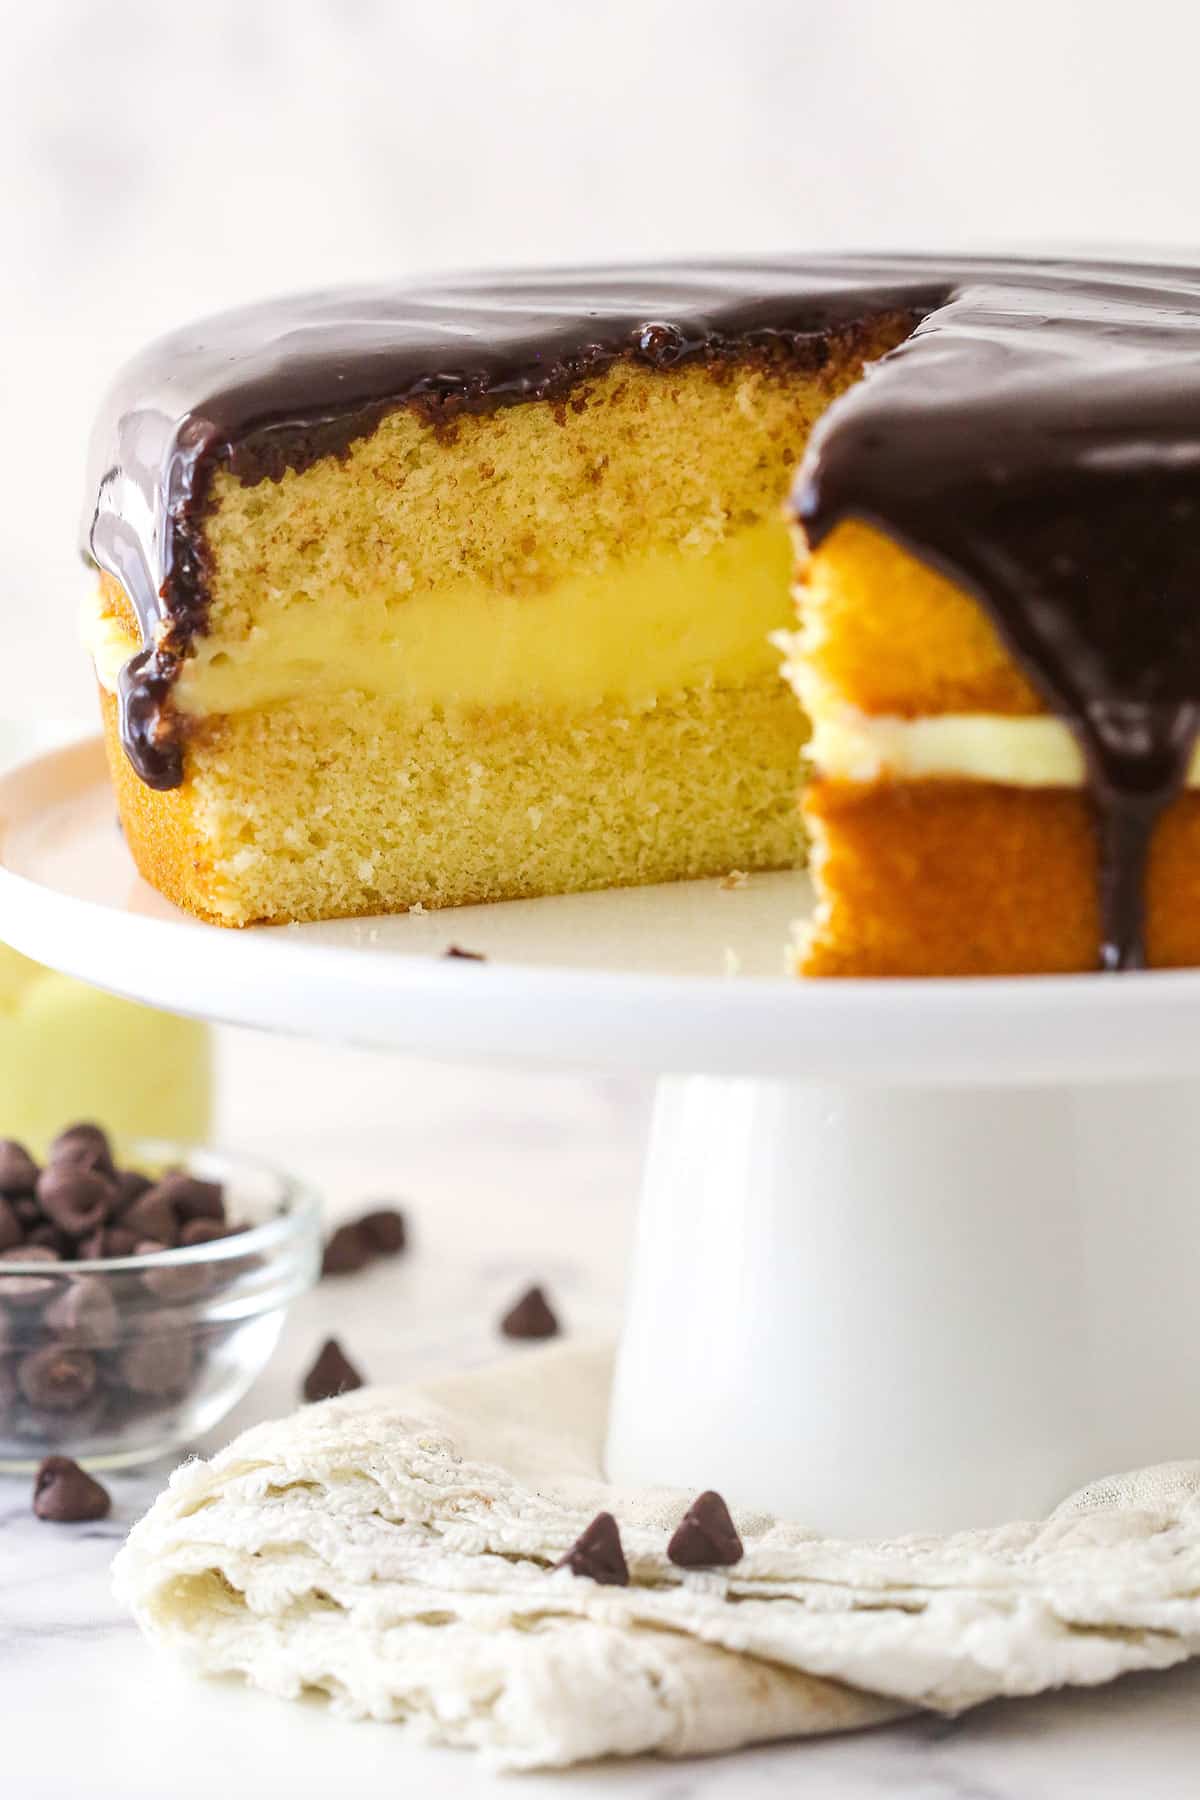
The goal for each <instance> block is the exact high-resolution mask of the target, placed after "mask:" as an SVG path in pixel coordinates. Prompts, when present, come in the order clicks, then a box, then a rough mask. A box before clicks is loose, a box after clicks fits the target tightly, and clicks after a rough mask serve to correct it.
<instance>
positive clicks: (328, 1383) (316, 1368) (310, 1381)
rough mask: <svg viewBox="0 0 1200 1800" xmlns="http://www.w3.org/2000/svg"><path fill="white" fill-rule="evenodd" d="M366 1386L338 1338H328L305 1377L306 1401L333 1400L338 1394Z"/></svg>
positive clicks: (304, 1392)
mask: <svg viewBox="0 0 1200 1800" xmlns="http://www.w3.org/2000/svg"><path fill="white" fill-rule="evenodd" d="M363 1385H364V1383H363V1378H362V1376H361V1375H360V1374H359V1372H358V1370H357V1369H356V1368H355V1366H354V1364H353V1363H352V1362H351V1361H350V1358H349V1357H348V1356H347V1355H346V1352H345V1351H344V1350H343V1349H342V1346H341V1345H340V1344H339V1343H338V1341H337V1339H336V1338H326V1340H325V1342H324V1344H322V1346H321V1349H320V1352H319V1354H318V1356H317V1360H316V1362H314V1364H313V1366H312V1368H311V1369H310V1370H309V1371H308V1374H307V1375H306V1376H305V1377H304V1387H303V1390H302V1391H303V1394H304V1398H305V1399H306V1400H333V1399H336V1397H337V1395H338V1394H349V1393H351V1392H352V1391H353V1390H354V1389H355V1388H360V1387H362V1386H363Z"/></svg>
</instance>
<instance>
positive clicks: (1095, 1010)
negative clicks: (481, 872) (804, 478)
mask: <svg viewBox="0 0 1200 1800" xmlns="http://www.w3.org/2000/svg"><path fill="white" fill-rule="evenodd" d="M809 903H810V901H809V897H808V892H807V887H806V884H805V882H804V880H803V878H802V877H798V876H789V875H778V876H755V877H752V878H751V879H750V880H749V881H748V882H746V883H745V884H744V885H732V886H729V885H723V884H721V883H718V882H716V881H707V882H698V883H685V884H680V885H677V886H674V887H666V888H656V889H635V890H630V891H628V892H615V893H604V894H586V895H577V896H570V897H564V898H561V899H551V900H537V901H522V902H510V903H508V904H505V905H497V906H490V907H464V908H458V909H455V910H453V911H447V912H442V913H428V914H421V915H413V914H408V915H405V916H402V917H396V918H381V919H378V920H361V921H346V922H338V923H332V924H322V925H307V926H289V927H283V928H273V929H265V928H264V929H258V930H250V931H243V932H230V931H220V930H217V929H214V928H212V927H210V926H204V925H200V924H198V923H196V922H195V921H193V920H191V919H188V918H187V917H185V916H184V915H183V914H181V913H179V912H177V911H176V910H175V909H174V908H173V907H171V906H170V905H168V904H167V903H166V902H165V901H163V900H162V899H161V898H160V897H159V896H158V895H157V894H155V893H154V892H153V891H152V890H150V889H149V888H148V887H147V886H146V885H145V884H144V883H143V882H141V881H140V879H139V878H138V876H137V874H136V872H135V871H134V869H133V866H132V863H131V862H130V860H129V857H128V853H127V851H126V849H125V846H124V843H123V841H122V838H121V835H120V832H119V829H118V827H117V823H116V817H115V811H114V806H113V801H112V796H111V793H110V790H109V787H108V782H107V777H106V774H105V770H104V762H103V754H102V751H101V748H100V745H99V743H98V742H96V741H92V740H89V741H87V742H84V743H81V744H75V745H72V746H70V747H68V748H66V749H62V750H58V751H55V752H53V753H51V754H48V755H42V756H39V757H36V758H34V759H32V760H29V761H27V762H25V763H24V764H22V765H21V766H19V767H18V768H16V769H15V770H13V771H12V772H11V773H10V774H8V775H7V776H6V777H5V778H4V779H3V780H2V781H0V938H2V939H3V940H4V941H7V942H8V943H10V944H12V945H13V946H14V947H15V948H17V949H18V950H22V951H24V952H25V953H26V954H27V955H29V956H32V957H35V958H37V959H38V960H39V961H41V962H44V963H47V964H49V965H51V966H53V967H55V968H59V969H62V970H64V971H65V972H67V973H69V974H74V975H77V976H80V977H81V978H82V979H84V980H86V981H91V982H93V983H95V984H97V985H99V986H102V987H106V988H110V989H112V990H114V991H116V992H118V993H122V994H125V995H128V996H130V997H132V998H135V999H139V1000H143V1001H146V1002H148V1003H149V1004H151V1005H157V1006H163V1007H168V1008H170V1009H172V1010H175V1011H179V1012H185V1013H192V1014H195V1015H197V1016H202V1017H206V1018H212V1019H218V1020H224V1021H229V1022H233V1023H237V1024H243V1025H254V1026H259V1027H264V1028H267V1029H272V1030H278V1031H288V1032H297V1033H305V1034H310V1035H313V1036H319V1037H323V1038H328V1039H334V1040H340V1041H345V1042H354V1043H359V1044H366V1045H371V1046H378V1047H381V1048H382V1047H386V1048H391V1049H400V1050H406V1051H410V1052H414V1053H419V1054H422V1055H427V1056H441V1057H451V1058H458V1059H491V1060H501V1059H503V1060H505V1061H512V1060H518V1061H521V1062H524V1063H529V1064H534V1065H540V1066H543V1067H547V1068H552V1069H559V1070H561V1069H568V1068H576V1069H600V1070H620V1071H622V1072H628V1071H630V1070H641V1071H644V1072H647V1073H653V1074H655V1075H656V1076H658V1078H659V1083H658V1096H657V1102H656V1108H655V1115H654V1120H653V1124H652V1128H651V1139H650V1145H649V1150H648V1155H647V1163H646V1174H645V1181H644V1191H643V1198H642V1207H641V1213H640V1225H639V1231H638V1237H637V1245H636V1252H635V1257H634V1267H633V1272H632V1279H631V1287H630V1301H629V1308H628V1315H627V1320H626V1325H625V1330H624V1334H623V1342H622V1350H621V1356H620V1359H619V1365H618V1374H617V1381H616V1387H615V1392H614V1397H613V1410H612V1420H611V1426H610V1439H609V1468H610V1472H611V1473H612V1475H613V1476H614V1478H616V1479H619V1480H622V1481H635V1480H636V1481H661V1482H669V1483H672V1484H675V1485H679V1486H683V1487H691V1488H699V1487H717V1488H720V1489H721V1490H722V1491H724V1492H725V1494H726V1495H727V1497H728V1498H729V1499H730V1500H731V1501H733V1502H735V1503H740V1504H742V1505H744V1506H762V1507H767V1508H770V1509H772V1510H776V1511H780V1512H783V1513H786V1514H787V1515H789V1516H791V1517H793V1518H796V1519H801V1520H807V1521H809V1522H811V1524H812V1525H813V1526H814V1528H816V1529H819V1530H823V1531H830V1532H843V1533H847V1534H865V1535H874V1534H878V1533H892V1532H896V1531H902V1530H906V1529H913V1530H935V1529H948V1528H953V1527H956V1526H961V1525H971V1524H987V1523H992V1522H996V1521H999V1520H1002V1519H1004V1518H1006V1517H1016V1516H1021V1515H1025V1516H1031V1515H1035V1514H1040V1513H1042V1512H1044V1511H1045V1510H1046V1509H1047V1508H1048V1507H1050V1506H1052V1505H1053V1504H1054V1503H1055V1501H1056V1500H1058V1499H1060V1498H1061V1497H1062V1496H1063V1495H1064V1494H1065V1493H1066V1492H1068V1491H1069V1490H1070V1489H1071V1488H1072V1487H1074V1486H1076V1485H1078V1484H1079V1483H1081V1482H1083V1481H1085V1480H1088V1479H1090V1478H1092V1477H1097V1476H1101V1475H1104V1474H1109V1473H1112V1472H1114V1471H1115V1470H1117V1469H1120V1468H1127V1467H1131V1466H1134V1465H1136V1464H1140V1463H1145V1462H1152V1461H1158V1460H1166V1459H1170V1458H1174V1457H1185V1456H1191V1455H1195V1454H1198V1453H1200V1355H1198V1354H1197V1352H1196V1348H1195V1342H1194V1339H1195V1332H1194V1327H1193V1319H1194V1316H1195V1294H1196V1290H1197V1281H1198V1277H1200V1221H1198V1214H1200V1208H1198V1207H1197V1205H1196V1188H1197V1184H1198V1179H1200V972H1198V973H1192V972H1180V973H1164V974H1152V975H1139V976H1126V977H1121V978H1119V979H1118V978H1111V977H1101V976H1080V977H1069V978H1062V979H1059V978H1029V979H1022V980H975V981H971V980H945V981H925V982H917V981H884V982H878V981H843V982H820V983H817V982H813V983H797V982H795V981H793V980H790V979H788V978H786V977H785V976H784V975H783V974H782V973H781V969H782V959H783V946H784V944H785V942H786V939H787V934H788V926H789V923H790V921H791V920H792V919H793V918H795V917H796V916H797V914H801V913H803V911H804V910H805V908H806V907H807V905H808V904H809ZM451 944H456V945H458V946H460V947H462V948H465V949H470V950H475V951H482V952H484V953H485V954H486V956H487V959H488V960H487V961H486V962H482V963H479V962H473V961H466V960H459V959H449V960H448V959H446V957H445V955H444V952H445V950H446V948H447V947H448V946H449V945H451ZM2 1125H3V1122H2V1120H0V1130H2Z"/></svg>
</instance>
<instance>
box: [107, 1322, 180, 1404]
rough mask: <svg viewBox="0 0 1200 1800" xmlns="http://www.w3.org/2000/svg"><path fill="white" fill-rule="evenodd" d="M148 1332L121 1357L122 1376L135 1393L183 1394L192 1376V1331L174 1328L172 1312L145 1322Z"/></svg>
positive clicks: (129, 1345) (126, 1349)
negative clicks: (190, 1332) (171, 1322)
mask: <svg viewBox="0 0 1200 1800" xmlns="http://www.w3.org/2000/svg"><path fill="white" fill-rule="evenodd" d="M143 1332H144V1335H143V1336H142V1337H140V1338H138V1339H137V1340H136V1341H135V1342H134V1343H132V1344H127V1345H126V1346H125V1348H124V1350H122V1352H121V1354H120V1356H119V1358H118V1360H117V1370H118V1373H119V1374H120V1376H121V1379H122V1380H123V1381H124V1382H126V1383H127V1385H128V1386H129V1387H131V1388H132V1389H133V1391H134V1393H135V1394H153V1395H155V1396H161V1395H168V1394H181V1393H182V1392H183V1390H184V1388H186V1386H187V1384H188V1382H189V1381H190V1380H191V1377H192V1370H193V1369H194V1368H195V1364H196V1347H195V1344H194V1342H193V1340H192V1337H191V1335H190V1334H189V1333H188V1332H185V1331H180V1330H178V1328H175V1329H172V1326H171V1324H170V1322H169V1315H168V1317H167V1320H166V1322H164V1317H163V1315H157V1316H155V1317H154V1318H152V1319H149V1320H146V1321H145V1322H144V1323H143Z"/></svg>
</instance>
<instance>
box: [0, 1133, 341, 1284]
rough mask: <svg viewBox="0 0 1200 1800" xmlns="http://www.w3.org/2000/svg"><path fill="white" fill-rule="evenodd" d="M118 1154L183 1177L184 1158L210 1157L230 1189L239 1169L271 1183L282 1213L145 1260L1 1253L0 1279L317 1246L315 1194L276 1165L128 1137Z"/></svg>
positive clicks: (184, 1264) (220, 1149) (218, 1147)
mask: <svg viewBox="0 0 1200 1800" xmlns="http://www.w3.org/2000/svg"><path fill="white" fill-rule="evenodd" d="M118 1148H119V1150H120V1152H121V1154H122V1155H124V1154H129V1155H132V1156H145V1157H147V1158H148V1159H149V1160H151V1161H157V1160H160V1159H161V1158H162V1157H164V1156H171V1157H178V1158H180V1159H181V1161H182V1163H183V1165H184V1170H185V1172H188V1173H190V1172H191V1171H190V1169H188V1166H187V1165H188V1161H189V1159H190V1158H192V1157H200V1156H206V1157H208V1156H210V1157H212V1158H213V1159H214V1161H217V1162H221V1163H224V1164H225V1165H226V1166H227V1167H228V1169H229V1171H230V1180H231V1184H232V1181H233V1180H234V1179H236V1174H237V1170H238V1169H239V1168H240V1169H247V1170H252V1171H253V1172H254V1173H255V1174H257V1175H260V1176H267V1177H269V1178H270V1179H271V1180H272V1181H273V1182H275V1184H276V1185H277V1187H278V1189H279V1190H280V1199H281V1201H282V1202H283V1203H284V1206H285V1210H284V1211H283V1212H280V1213H279V1214H277V1215H276V1217H274V1218H271V1219H265V1220H264V1221H263V1223H262V1224H261V1225H251V1226H250V1227H249V1229H248V1230H246V1231H238V1232H235V1233H234V1234H233V1236H232V1237H226V1238H214V1239H213V1241H212V1242H211V1243H208V1244H186V1245H180V1246H178V1247H177V1248H175V1249H173V1250H172V1249H166V1250H156V1251H154V1252H153V1254H151V1255H148V1256H96V1257H88V1258H86V1259H81V1260H80V1261H78V1262H66V1261H62V1260H60V1261H58V1262H47V1263H43V1262H37V1263H28V1262H10V1261H7V1260H6V1259H5V1257H4V1255H3V1253H0V1275H29V1274H34V1273H36V1274H37V1275H38V1276H39V1277H42V1276H44V1277H45V1278H46V1279H47V1280H48V1281H56V1280H63V1279H67V1280H71V1279H74V1280H76V1281H78V1280H80V1279H81V1278H82V1277H84V1276H86V1275H125V1274H136V1273H138V1272H139V1271H140V1270H145V1269H162V1268H171V1269H179V1268H188V1267H190V1266H192V1265H194V1264H197V1263H220V1262H232V1261H233V1260H234V1259H235V1258H236V1257H240V1256H247V1255H250V1254H251V1253H253V1252H256V1251H267V1252H271V1253H272V1254H277V1253H278V1252H279V1251H280V1250H282V1249H284V1248H286V1247H287V1246H288V1245H289V1244H291V1243H292V1242H294V1241H301V1240H303V1239H304V1238H306V1237H308V1236H312V1237H314V1238H316V1239H317V1240H318V1241H319V1238H320V1230H321V1196H320V1194H319V1192H318V1191H317V1189H316V1188H315V1187H314V1186H313V1185H312V1184H311V1183H310V1182H308V1181H305V1180H303V1179H302V1178H301V1177H300V1176H298V1175H292V1174H290V1173H289V1172H288V1171H287V1170H286V1169H282V1168H280V1167H279V1165H278V1164H277V1163H274V1162H270V1161H268V1160H267V1159H266V1158H264V1157H260V1156H254V1155H248V1154H247V1153H246V1152H245V1151H242V1150H227V1149H226V1148H225V1147H224V1145H223V1144H208V1143H187V1142H185V1141H183V1140H182V1139H177V1138H157V1137H131V1138H129V1139H127V1140H125V1141H124V1142H123V1143H122V1142H120V1140H118ZM201 1179H205V1178H204V1177H201ZM13 1248H14V1249H16V1248H17V1246H16V1245H14V1246H13Z"/></svg>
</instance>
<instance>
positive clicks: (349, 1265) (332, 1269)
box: [321, 1225, 373, 1275]
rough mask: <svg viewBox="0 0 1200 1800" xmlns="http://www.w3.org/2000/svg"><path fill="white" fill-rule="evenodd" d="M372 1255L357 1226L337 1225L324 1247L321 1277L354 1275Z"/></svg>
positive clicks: (371, 1250)
mask: <svg viewBox="0 0 1200 1800" xmlns="http://www.w3.org/2000/svg"><path fill="white" fill-rule="evenodd" d="M372 1255H373V1249H372V1246H371V1243H370V1240H369V1239H368V1238H367V1237H366V1235H365V1233H364V1232H363V1230H362V1228H361V1227H360V1226H358V1225H339V1226H338V1228H337V1230H336V1231H335V1232H334V1234H333V1236H332V1237H331V1238H330V1239H329V1242H328V1243H327V1244H326V1246H325V1254H324V1256H323V1258H322V1260H321V1273H322V1275H355V1274H357V1273H358V1271H359V1269H365V1268H366V1266H367V1264H368V1263H369V1262H370V1260H371V1257H372Z"/></svg>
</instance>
